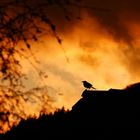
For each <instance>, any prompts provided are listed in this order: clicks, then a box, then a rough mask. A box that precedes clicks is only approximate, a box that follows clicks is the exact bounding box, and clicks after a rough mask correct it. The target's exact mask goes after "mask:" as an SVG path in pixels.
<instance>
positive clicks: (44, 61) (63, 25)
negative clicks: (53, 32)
mask: <svg viewBox="0 0 140 140" xmlns="http://www.w3.org/2000/svg"><path fill="white" fill-rule="evenodd" d="M83 3H84V4H85V5H87V6H93V9H90V8H87V7H85V8H82V9H81V11H80V17H81V20H77V19H73V20H71V21H65V20H64V19H63V18H60V17H61V15H59V14H60V13H59V12H57V14H56V12H54V11H53V10H50V15H51V16H52V19H53V20H54V22H55V23H56V27H57V33H58V35H59V36H60V37H61V38H62V45H60V44H59V43H58V42H57V40H56V38H54V37H50V36H47V35H45V36H43V37H41V38H40V40H39V41H38V42H37V43H32V46H33V47H32V52H33V53H34V55H35V56H36V58H37V59H38V60H39V61H40V64H39V65H38V67H39V69H41V70H42V71H44V72H45V73H46V74H47V76H48V77H47V78H46V79H40V78H39V77H38V75H37V74H36V71H35V70H34V69H33V68H32V66H31V65H30V64H29V63H28V62H27V61H22V65H23V71H24V72H25V73H26V74H27V75H28V76H29V79H28V80H27V81H25V85H26V87H27V89H31V88H33V87H36V86H38V85H39V86H43V87H44V88H45V89H46V88H47V94H49V95H50V96H52V97H54V102H53V105H54V106H56V107H62V106H65V107H66V108H71V107H72V105H73V104H74V103H75V102H76V101H77V100H78V99H79V98H81V93H82V91H83V90H84V87H83V86H82V83H81V81H82V80H87V81H89V82H91V83H92V84H93V86H94V87H96V88H97V89H99V90H101V89H109V88H124V87H125V86H126V85H128V84H131V83H135V82H139V81H140V76H139V75H140V55H139V54H140V8H139V5H140V2H139V0H123V1H122V0H113V1H112V0H86V1H85V2H84V0H83ZM69 8H72V7H69ZM96 8H97V9H96ZM72 11H75V9H72ZM44 94H46V92H45V93H44ZM34 110H35V109H34ZM38 111H40V110H38ZM34 112H35V111H34Z"/></svg>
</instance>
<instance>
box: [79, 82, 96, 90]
mask: <svg viewBox="0 0 140 140" xmlns="http://www.w3.org/2000/svg"><path fill="white" fill-rule="evenodd" d="M82 82H83V85H84V87H85V88H88V89H90V88H93V89H96V88H95V87H93V86H92V84H91V83H89V82H87V81H82Z"/></svg>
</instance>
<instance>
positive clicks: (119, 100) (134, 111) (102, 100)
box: [1, 83, 140, 140]
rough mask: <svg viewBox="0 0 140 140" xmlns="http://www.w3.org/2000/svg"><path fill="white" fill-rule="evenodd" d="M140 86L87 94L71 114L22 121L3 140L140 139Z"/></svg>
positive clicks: (61, 113) (64, 112)
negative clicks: (54, 139) (68, 139)
mask: <svg viewBox="0 0 140 140" xmlns="http://www.w3.org/2000/svg"><path fill="white" fill-rule="evenodd" d="M139 92H140V84H139V83H138V84H136V86H135V85H134V86H131V87H129V88H126V89H124V90H119V89H110V90H108V91H95V90H94V91H92V90H85V91H84V92H83V94H82V98H81V99H80V100H79V101H78V102H77V103H76V104H75V105H74V106H73V107H72V110H71V111H65V110H64V108H63V109H60V110H58V111H56V112H55V113H54V114H50V115H43V116H41V117H40V118H39V119H37V120H36V119H29V120H26V121H22V122H21V123H20V124H19V125H18V126H17V127H14V128H12V130H11V131H10V132H8V133H6V134H5V135H1V139H2V140H18V139H50V138H51V139H53V138H57V139H67V138H71V139H73V138H84V137H85V138H86V139H89V138H91V139H121V138H122V139H127V138H132V139H135V138H139V130H140V116H139V115H140V108H139V107H140V102H139V100H140V94H139Z"/></svg>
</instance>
